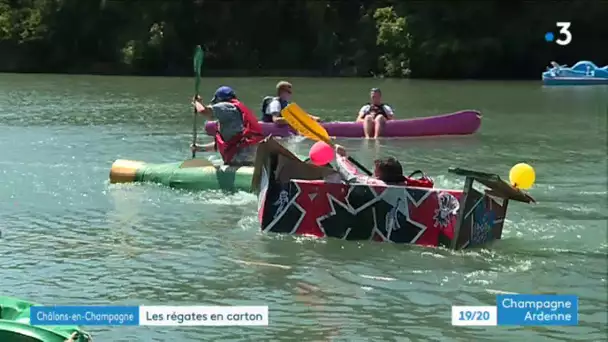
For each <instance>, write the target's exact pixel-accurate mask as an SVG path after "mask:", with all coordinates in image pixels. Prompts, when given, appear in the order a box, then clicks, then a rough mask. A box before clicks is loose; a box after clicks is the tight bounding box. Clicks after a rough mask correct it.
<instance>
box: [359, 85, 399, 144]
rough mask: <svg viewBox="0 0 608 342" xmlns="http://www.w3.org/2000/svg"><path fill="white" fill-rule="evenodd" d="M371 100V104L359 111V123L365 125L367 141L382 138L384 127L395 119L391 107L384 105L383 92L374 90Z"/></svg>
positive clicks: (371, 93)
mask: <svg viewBox="0 0 608 342" xmlns="http://www.w3.org/2000/svg"><path fill="white" fill-rule="evenodd" d="M370 100H371V101H370V103H368V104H366V105H364V106H363V107H361V109H360V110H359V115H358V116H357V122H362V123H363V132H364V133H365V138H366V139H369V138H370V137H371V136H373V137H374V139H376V138H378V137H379V136H382V131H383V130H384V125H385V124H386V122H387V121H388V120H392V119H393V118H394V113H393V109H392V108H391V107H390V106H389V105H387V104H383V103H382V91H381V90H380V89H379V88H372V90H371V92H370Z"/></svg>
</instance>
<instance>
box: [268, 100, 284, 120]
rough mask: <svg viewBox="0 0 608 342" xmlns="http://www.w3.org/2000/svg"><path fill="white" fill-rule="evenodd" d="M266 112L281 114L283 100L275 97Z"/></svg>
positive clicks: (275, 114)
mask: <svg viewBox="0 0 608 342" xmlns="http://www.w3.org/2000/svg"><path fill="white" fill-rule="evenodd" d="M266 114H269V115H273V116H281V102H279V100H277V99H273V100H272V101H270V103H269V104H268V107H266Z"/></svg>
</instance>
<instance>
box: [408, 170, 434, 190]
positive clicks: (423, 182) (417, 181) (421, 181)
mask: <svg viewBox="0 0 608 342" xmlns="http://www.w3.org/2000/svg"><path fill="white" fill-rule="evenodd" d="M415 174H420V175H421V176H420V178H413V176H414V175H415ZM404 178H405V182H404V183H405V185H407V186H415V187H419V188H432V187H434V186H435V183H434V182H433V180H432V179H431V178H430V177H427V175H426V174H425V173H424V172H422V171H420V170H416V171H414V172H412V173H411V174H410V175H409V176H407V177H404Z"/></svg>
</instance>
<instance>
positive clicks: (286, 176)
mask: <svg viewBox="0 0 608 342" xmlns="http://www.w3.org/2000/svg"><path fill="white" fill-rule="evenodd" d="M335 163H339V164H340V166H341V167H342V168H343V169H347V170H349V171H351V172H352V174H353V178H351V179H349V180H348V181H347V182H345V181H343V180H342V179H343V178H344V177H341V176H340V174H339V173H338V172H337V171H336V170H334V169H333V168H330V167H318V166H315V165H313V164H310V163H306V162H303V161H301V160H300V159H298V158H297V157H296V156H295V155H293V154H292V153H291V152H290V151H288V150H287V149H285V148H284V147H283V146H281V144H279V143H278V142H277V141H275V140H273V139H272V138H267V139H266V140H265V141H264V142H262V143H261V144H260V146H259V148H258V152H257V157H256V165H255V171H254V176H253V190H254V192H255V193H256V194H257V195H258V199H259V202H258V217H259V220H260V222H261V227H262V231H264V232H274V233H286V234H293V235H306V236H316V237H320V238H322V237H333V238H339V239H343V240H372V241H379V242H393V243H410V244H417V245H424V246H443V247H447V248H451V249H463V248H471V247H476V246H480V245H482V244H485V243H488V242H491V241H493V240H497V239H500V238H501V236H502V228H503V224H504V220H505V216H506V213H507V207H508V204H509V202H510V201H511V200H513V201H518V202H524V203H531V202H534V199H533V198H532V197H530V196H529V195H528V194H526V193H524V192H522V191H521V190H518V189H516V188H514V187H512V186H510V185H509V184H508V183H506V182H505V181H503V180H502V179H500V177H499V176H498V175H495V174H489V173H483V172H476V171H471V170H464V169H458V168H453V169H450V170H449V172H450V173H452V174H455V175H458V176H462V177H465V185H464V189H463V190H444V189H436V188H420V187H411V186H396V185H386V184H385V183H383V182H382V181H380V180H377V179H374V178H371V177H367V176H365V175H362V174H360V173H357V172H356V169H355V167H354V166H353V165H351V164H350V163H349V162H348V160H347V159H346V158H337V159H336V160H335ZM475 182H478V183H480V184H481V185H483V186H485V190H483V192H480V191H478V190H476V189H475V188H474V187H473V184H474V183H475Z"/></svg>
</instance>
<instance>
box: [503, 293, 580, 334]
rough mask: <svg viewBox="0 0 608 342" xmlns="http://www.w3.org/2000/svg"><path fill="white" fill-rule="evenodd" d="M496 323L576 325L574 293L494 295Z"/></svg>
mask: <svg viewBox="0 0 608 342" xmlns="http://www.w3.org/2000/svg"><path fill="white" fill-rule="evenodd" d="M496 307H497V309H496V311H497V315H496V316H497V325H499V326H500V325H519V326H526V325H528V326H529V325H536V326H539V325H577V324H578V297H577V296H574V295H531V294H508V295H498V296H496Z"/></svg>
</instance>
